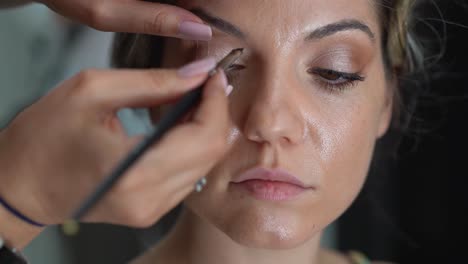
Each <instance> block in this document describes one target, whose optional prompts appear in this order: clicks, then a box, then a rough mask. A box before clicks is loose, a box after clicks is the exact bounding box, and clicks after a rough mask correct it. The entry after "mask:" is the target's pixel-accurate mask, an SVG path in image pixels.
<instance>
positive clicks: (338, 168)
mask: <svg viewBox="0 0 468 264" xmlns="http://www.w3.org/2000/svg"><path fill="white" fill-rule="evenodd" d="M179 4H180V6H182V7H184V8H187V9H193V8H199V7H203V9H204V10H205V11H206V13H208V14H211V15H214V16H216V17H219V18H222V19H223V20H225V21H228V22H229V23H231V24H233V25H235V26H236V27H237V28H238V29H240V30H241V31H242V32H243V34H244V35H245V38H240V37H238V36H233V35H232V34H228V33H226V32H224V31H223V30H220V29H219V28H217V26H215V25H213V27H214V30H213V39H212V41H210V42H209V43H208V44H202V43H198V42H193V41H180V40H170V41H169V43H168V44H169V45H167V47H169V48H168V49H167V50H166V51H165V60H164V64H163V65H165V66H175V65H180V64H182V63H183V62H184V61H186V60H190V59H192V58H193V57H203V56H206V55H208V54H209V55H214V56H216V57H218V58H221V57H222V56H223V55H225V54H226V53H228V52H229V51H230V50H231V49H233V48H239V47H243V48H245V55H244V56H243V58H242V59H241V60H240V61H239V62H238V64H239V65H242V67H240V68H239V67H237V68H236V69H234V70H232V71H230V72H229V75H230V82H231V84H232V85H233V86H234V91H233V93H232V94H231V95H230V98H229V103H230V116H231V126H230V136H229V142H230V145H231V146H232V147H231V149H230V151H229V153H228V154H227V155H226V156H225V158H224V159H223V160H222V161H221V162H219V163H218V164H217V165H216V166H215V167H214V168H213V169H212V170H211V171H210V173H209V174H208V185H207V186H206V187H205V188H204V190H203V191H202V192H201V193H197V194H192V195H190V196H189V197H188V198H187V199H186V200H185V205H186V209H185V212H184V213H183V215H182V217H181V219H180V220H179V221H178V223H177V225H176V227H175V229H174V230H173V231H172V232H171V234H170V235H169V236H168V237H166V238H165V239H164V240H163V241H162V242H161V243H160V244H159V245H158V246H157V247H156V248H154V249H153V250H152V251H151V252H149V253H148V254H146V255H145V256H143V257H142V258H140V259H139V260H137V261H136V262H135V263H139V264H141V263H154V261H155V260H157V261H158V262H162V263H225V264H227V263H308V264H310V263H346V261H345V260H344V259H343V258H342V257H339V256H335V255H333V254H331V253H327V252H325V251H323V250H321V249H319V240H320V235H321V231H322V230H323V229H324V228H325V227H326V226H327V225H329V224H330V223H331V222H332V221H334V220H335V219H336V218H337V217H339V216H340V215H341V214H342V213H343V212H344V211H345V210H346V209H347V208H348V207H349V206H350V204H351V203H352V202H353V200H354V199H355V197H356V196H357V194H358V193H359V191H360V190H361V187H362V185H363V183H364V181H365V179H366V175H367V172H368V168H369V164H370V161H371V159H372V154H373V150H374V146H375V142H376V140H378V139H379V138H380V137H381V136H382V135H383V134H384V133H385V132H386V131H387V129H388V126H389V123H390V119H391V113H392V96H391V94H392V92H391V91H392V89H393V88H394V87H392V86H393V83H392V82H391V81H390V80H388V79H387V78H386V74H385V69H384V64H383V60H382V50H381V45H380V41H381V35H380V34H381V33H380V30H379V21H378V18H377V15H376V10H375V7H374V6H373V5H372V4H371V3H370V2H369V1H367V0H356V1H346V0H329V1H320V0H291V1H282V0H268V1H261V0H256V1H251V0H239V1H228V0H216V1H214V0H191V1H181V2H180V3H179ZM343 19H348V20H349V19H355V20H359V21H361V22H362V23H363V24H365V25H366V26H367V27H368V29H369V30H370V31H367V32H366V31H365V30H359V29H350V30H345V31H341V32H336V33H335V34H332V35H329V36H326V37H322V38H314V39H310V40H305V39H306V37H307V36H308V35H309V33H310V32H311V31H314V30H315V29H317V28H319V27H322V26H324V25H326V24H329V23H335V22H337V21H341V20H343ZM207 23H208V22H207ZM318 35H320V34H318ZM370 35H372V36H370ZM316 36H317V34H316ZM244 67H245V68H244ZM315 68H325V69H331V70H335V71H340V72H347V73H358V74H359V75H360V76H361V77H363V80H361V81H356V82H354V83H353V84H352V85H348V86H346V88H344V89H342V90H340V89H337V88H336V87H333V88H332V87H329V85H328V86H327V85H326V84H327V82H328V84H330V80H329V79H326V77H329V76H328V75H320V74H317V73H310V72H308V70H309V69H315ZM329 88H331V89H329ZM155 112H156V111H155ZM257 166H260V167H264V168H281V169H284V170H287V171H288V172H290V173H292V174H294V175H295V176H296V177H297V178H299V179H300V180H301V181H303V182H304V183H306V184H308V185H313V186H314V188H313V189H310V190H307V191H305V192H304V193H302V194H301V195H299V196H298V197H296V198H295V199H293V200H291V201H283V202H272V201H263V200H259V199H256V198H254V197H252V196H250V195H249V194H246V193H245V192H241V191H239V190H237V189H234V188H233V186H232V184H230V182H231V181H232V180H233V179H234V178H235V177H236V176H237V175H239V174H240V173H242V172H243V171H245V170H247V169H249V168H252V167H257ZM175 252H177V254H175Z"/></svg>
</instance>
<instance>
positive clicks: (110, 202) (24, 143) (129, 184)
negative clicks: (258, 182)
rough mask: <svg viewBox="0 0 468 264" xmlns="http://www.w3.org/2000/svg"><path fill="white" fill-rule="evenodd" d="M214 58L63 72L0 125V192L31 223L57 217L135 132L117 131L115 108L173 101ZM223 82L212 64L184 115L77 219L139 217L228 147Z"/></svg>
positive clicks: (177, 195) (128, 145)
mask: <svg viewBox="0 0 468 264" xmlns="http://www.w3.org/2000/svg"><path fill="white" fill-rule="evenodd" d="M214 66H215V61H214V59H207V60H204V61H201V62H199V63H198V67H193V65H192V66H189V67H188V68H187V67H184V68H182V69H181V70H178V71H177V70H89V71H84V72H82V73H80V74H78V75H77V76H75V77H73V78H72V79H70V80H67V81H65V82H64V83H63V84H61V85H60V86H59V87H58V88H56V89H55V90H53V91H52V92H50V93H49V94H48V95H46V96H45V97H43V98H42V99H40V100H39V101H38V102H36V103H34V104H33V105H31V106H30V107H29V108H27V109H25V110H24V111H23V112H22V113H20V114H19V115H18V116H17V117H16V118H15V120H14V121H13V122H12V123H11V124H10V125H9V126H8V127H7V128H6V129H5V130H3V131H0V168H1V174H0V183H1V184H0V196H1V197H3V198H4V199H5V200H6V201H8V202H9V203H10V204H11V205H12V206H13V207H15V208H16V209H18V210H19V211H20V212H22V213H23V214H24V215H26V216H28V217H29V218H31V219H33V220H35V221H37V222H41V223H45V224H58V223H62V222H63V221H64V220H66V219H67V218H68V217H70V214H71V213H72V211H73V210H75V209H76V208H77V206H78V205H79V204H80V202H82V201H83V199H84V198H85V197H86V196H87V195H88V194H90V192H91V191H92V190H93V189H94V188H95V187H96V186H97V185H98V183H99V182H100V181H102V180H103V178H104V177H105V176H106V175H108V174H109V172H110V171H111V170H112V169H113V168H114V167H115V166H116V164H117V163H118V162H119V161H120V160H121V159H123V157H124V156H126V155H127V154H128V153H129V151H130V150H131V149H132V148H133V147H134V146H135V145H136V144H137V142H139V141H140V140H141V138H140V137H129V136H127V135H126V133H125V132H124V130H123V128H122V126H121V124H120V122H119V120H118V119H117V117H116V112H117V110H118V109H120V108H124V107H152V106H157V105H160V104H163V103H167V102H173V101H174V100H175V99H177V98H178V97H180V96H181V95H182V94H183V93H185V92H187V91H188V90H190V89H191V88H194V87H196V86H197V85H200V84H201V83H202V82H203V81H204V80H205V79H206V78H207V76H208V75H207V71H208V70H209V69H211V68H213V67H214ZM226 82H227V81H226V77H225V75H224V73H223V72H222V71H221V72H219V73H218V74H216V75H215V76H214V77H212V78H211V79H210V80H209V81H208V83H207V84H206V86H205V89H204V92H203V98H202V102H201V104H200V106H199V107H198V108H197V110H196V112H195V113H194V115H193V119H191V120H190V121H187V122H186V123H183V124H179V125H178V126H176V127H174V128H173V129H172V130H171V131H169V132H168V134H166V136H165V137H164V138H163V139H162V140H161V141H160V142H159V143H158V144H157V145H155V146H154V147H153V148H152V149H151V150H150V151H148V152H147V153H146V154H145V156H143V158H142V159H141V160H140V161H139V162H137V163H136V165H135V166H134V167H133V168H131V169H130V170H129V172H128V173H127V174H126V175H124V177H123V178H122V179H121V181H119V182H118V183H117V185H116V186H115V187H114V188H113V189H112V190H111V192H110V193H108V194H107V195H106V196H105V198H104V199H103V200H102V201H101V202H100V203H99V204H98V205H97V207H95V208H94V209H93V210H92V211H91V212H90V214H89V215H88V216H87V217H85V219H84V220H85V221H89V222H106V223H114V224H121V225H128V226H135V227H143V226H148V225H151V224H153V223H154V222H156V221H157V220H158V219H159V218H160V217H161V216H162V215H163V214H165V213H166V212H167V211H169V210H170V209H171V208H173V207H174V206H175V205H177V204H178V203H179V202H180V201H181V200H182V199H183V198H184V197H185V196H186V195H188V194H189V193H190V192H192V191H193V188H194V184H195V183H196V181H197V180H198V179H200V178H201V177H203V176H205V175H206V173H207V172H208V171H209V170H210V169H211V168H212V167H213V166H214V165H215V163H216V162H217V161H218V160H220V159H221V158H222V157H223V155H224V154H225V153H226V151H227V150H228V144H227V136H228V130H229V114H228V104H227V96H226V93H225V89H227V88H226ZM0 207H1V206H0ZM2 209H3V208H0V216H1V215H2V212H1V211H2ZM3 211H4V210H3ZM10 219H14V217H10ZM2 221H3V220H1V219H0V223H2ZM17 222H18V223H19V225H23V226H24V225H25V223H21V221H20V220H18V221H17ZM2 227H5V223H2V225H0V228H2ZM0 233H2V230H1V229H0ZM2 235H3V236H4V237H5V234H3V233H2ZM12 238H15V236H14V234H13V236H12ZM18 243H19V244H21V243H20V242H18ZM23 244H24V243H23Z"/></svg>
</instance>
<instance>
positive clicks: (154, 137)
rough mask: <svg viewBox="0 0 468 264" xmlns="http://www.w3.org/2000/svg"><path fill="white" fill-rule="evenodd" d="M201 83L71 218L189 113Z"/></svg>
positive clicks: (78, 215) (92, 203)
mask: <svg viewBox="0 0 468 264" xmlns="http://www.w3.org/2000/svg"><path fill="white" fill-rule="evenodd" d="M203 85H204V84H203ZM203 85H201V86H200V87H198V88H196V89H194V90H192V91H190V92H188V93H187V94H185V95H184V96H183V97H182V98H181V99H180V101H179V102H177V104H176V105H175V106H174V107H173V108H172V109H171V110H170V111H169V112H168V113H167V114H166V115H164V116H163V117H162V119H161V120H160V121H159V123H158V125H157V126H156V128H155V130H154V131H152V132H151V133H150V134H149V135H147V136H146V137H145V139H143V140H142V141H141V143H140V144H138V145H137V146H136V147H135V148H134V149H133V150H132V151H131V152H130V154H129V155H128V156H127V157H126V158H125V159H124V160H123V161H122V162H120V163H119V164H118V166H117V167H116V168H115V169H114V171H112V173H111V174H110V175H109V176H108V177H107V178H106V179H105V180H104V181H103V182H102V183H101V184H100V185H99V186H98V187H97V188H96V189H95V191H94V192H93V193H92V195H90V196H89V197H88V198H87V199H86V200H85V201H84V202H83V204H82V205H81V206H80V207H79V209H78V210H77V211H76V212H75V213H74V214H73V218H72V219H75V220H77V221H78V220H80V219H81V218H82V217H83V216H84V215H85V214H86V213H87V212H88V211H90V210H91V209H92V208H93V207H94V206H95V205H96V204H97V202H98V201H99V200H100V199H101V198H102V197H103V196H104V195H105V194H106V193H107V192H108V191H109V190H110V189H111V188H112V186H114V184H115V183H116V182H117V181H118V180H119V179H120V178H121V177H122V176H123V175H124V174H125V172H126V171H127V170H128V169H129V168H130V167H131V166H132V165H133V164H135V162H136V161H138V159H139V158H140V157H141V156H143V154H144V153H145V152H146V151H147V150H148V149H149V148H150V147H151V146H153V145H154V144H155V143H156V142H158V141H159V140H160V139H161V138H162V137H163V136H164V134H165V133H166V132H167V131H168V130H170V129H171V128H172V127H174V126H175V125H176V124H177V122H178V121H179V120H180V119H181V118H182V117H183V116H184V115H186V114H187V113H189V111H190V110H191V109H192V108H194V107H195V106H196V105H197V104H198V103H199V102H200V100H201V96H202V87H203Z"/></svg>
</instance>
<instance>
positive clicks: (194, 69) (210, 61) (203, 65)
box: [177, 57, 216, 78]
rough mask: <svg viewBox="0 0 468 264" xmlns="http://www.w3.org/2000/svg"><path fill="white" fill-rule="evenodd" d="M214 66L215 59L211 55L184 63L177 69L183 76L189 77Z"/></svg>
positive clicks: (206, 71)
mask: <svg viewBox="0 0 468 264" xmlns="http://www.w3.org/2000/svg"><path fill="white" fill-rule="evenodd" d="M215 67H216V60H215V58H213V57H208V58H205V59H201V60H197V61H194V62H192V63H189V64H187V65H185V66H184V67H182V68H180V69H179V70H178V72H177V73H178V74H179V76H180V77H183V78H190V77H193V76H196V75H199V74H202V73H208V72H209V71H211V70H212V69H214V68H215Z"/></svg>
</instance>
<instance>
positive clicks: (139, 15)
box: [92, 0, 212, 41]
mask: <svg viewBox="0 0 468 264" xmlns="http://www.w3.org/2000/svg"><path fill="white" fill-rule="evenodd" d="M101 5H102V6H101V7H99V10H101V11H98V12H97V14H96V15H95V20H96V21H94V24H95V25H92V26H93V27H95V28H97V29H99V30H104V31H113V32H130V33H141V34H149V35H159V36H167V37H177V38H182V39H191V40H205V41H207V40H210V39H211V36H212V31H211V27H209V26H208V25H206V24H204V23H203V21H202V20H201V19H200V18H198V17H197V16H195V15H194V14H192V13H191V12H189V11H187V10H185V9H182V8H180V7H176V6H172V5H167V4H160V3H150V2H145V1H140V0H132V1H102V4H101Z"/></svg>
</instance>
